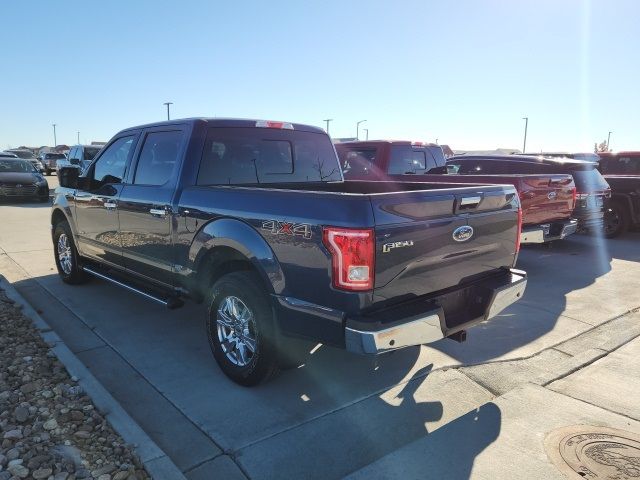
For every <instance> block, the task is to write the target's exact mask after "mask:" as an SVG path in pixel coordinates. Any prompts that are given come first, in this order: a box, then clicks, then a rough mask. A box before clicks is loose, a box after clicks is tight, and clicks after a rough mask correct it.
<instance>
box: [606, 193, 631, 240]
mask: <svg viewBox="0 0 640 480" xmlns="http://www.w3.org/2000/svg"><path fill="white" fill-rule="evenodd" d="M628 229H629V215H628V213H627V210H626V208H625V207H624V206H623V205H622V204H621V203H618V202H611V203H610V204H609V205H608V206H607V207H606V208H605V210H604V236H605V237H606V238H615V237H617V236H619V235H622V234H623V233H624V232H626V231H627V230H628Z"/></svg>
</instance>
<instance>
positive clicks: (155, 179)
mask: <svg viewBox="0 0 640 480" xmlns="http://www.w3.org/2000/svg"><path fill="white" fill-rule="evenodd" d="M182 137H183V133H182V131H181V130H173V131H168V132H151V133H148V134H147V136H146V137H145V139H144V144H143V146H142V151H141V152H140V157H139V158H138V165H137V166H136V175H135V178H134V180H133V183H134V184H135V185H156V186H160V185H164V184H165V183H167V181H168V180H169V179H170V178H171V175H172V174H173V170H174V168H175V166H176V163H177V161H178V152H179V149H180V145H181V143H182Z"/></svg>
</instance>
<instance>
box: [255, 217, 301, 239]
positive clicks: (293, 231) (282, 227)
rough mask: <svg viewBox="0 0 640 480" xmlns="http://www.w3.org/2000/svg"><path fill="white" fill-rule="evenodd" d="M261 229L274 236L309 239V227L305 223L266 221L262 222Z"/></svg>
mask: <svg viewBox="0 0 640 480" xmlns="http://www.w3.org/2000/svg"><path fill="white" fill-rule="evenodd" d="M262 229H263V230H269V231H270V232H271V233H273V234H274V235H299V236H301V237H304V238H311V236H312V232H311V225H308V224H306V223H290V222H279V221H278V220H267V221H264V222H262Z"/></svg>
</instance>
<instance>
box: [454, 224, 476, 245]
mask: <svg viewBox="0 0 640 480" xmlns="http://www.w3.org/2000/svg"><path fill="white" fill-rule="evenodd" d="M471 237H473V227H470V226H469V225H464V226H462V227H458V228H456V229H455V230H454V231H453V239H454V240H455V241H456V242H466V241H467V240H469V239H470V238H471Z"/></svg>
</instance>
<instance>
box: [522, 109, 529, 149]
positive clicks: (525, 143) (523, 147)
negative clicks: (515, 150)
mask: <svg viewBox="0 0 640 480" xmlns="http://www.w3.org/2000/svg"><path fill="white" fill-rule="evenodd" d="M522 119H523V120H524V144H523V145H522V153H525V152H526V151H527V128H528V127H529V117H522Z"/></svg>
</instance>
